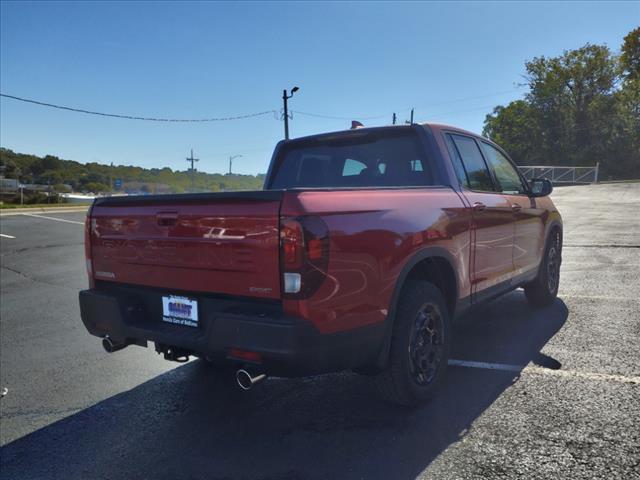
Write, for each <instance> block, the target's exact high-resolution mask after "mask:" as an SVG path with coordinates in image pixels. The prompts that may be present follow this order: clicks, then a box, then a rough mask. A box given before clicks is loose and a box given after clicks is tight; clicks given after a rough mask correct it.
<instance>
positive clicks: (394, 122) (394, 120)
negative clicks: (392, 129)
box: [393, 112, 396, 125]
mask: <svg viewBox="0 0 640 480" xmlns="http://www.w3.org/2000/svg"><path fill="white" fill-rule="evenodd" d="M395 124H396V114H395V112H394V113H393V125H395Z"/></svg>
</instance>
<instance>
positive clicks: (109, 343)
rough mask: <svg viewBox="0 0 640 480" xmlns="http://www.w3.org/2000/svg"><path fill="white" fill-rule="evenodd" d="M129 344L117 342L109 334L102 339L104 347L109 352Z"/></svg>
mask: <svg viewBox="0 0 640 480" xmlns="http://www.w3.org/2000/svg"><path fill="white" fill-rule="evenodd" d="M127 346H128V344H127V343H115V342H114V341H113V340H112V339H111V337H109V336H108V335H107V336H106V337H104V338H103V339H102V348H104V349H105V351H106V352H107V353H113V352H117V351H118V350H122V349H123V348H125V347H127Z"/></svg>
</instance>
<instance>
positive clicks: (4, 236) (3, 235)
mask: <svg viewBox="0 0 640 480" xmlns="http://www.w3.org/2000/svg"><path fill="white" fill-rule="evenodd" d="M0 237H2V238H16V237H13V236H11V235H5V234H4V233H0Z"/></svg>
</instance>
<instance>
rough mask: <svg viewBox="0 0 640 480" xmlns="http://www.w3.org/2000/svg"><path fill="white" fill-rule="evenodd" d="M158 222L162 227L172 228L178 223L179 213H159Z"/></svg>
mask: <svg viewBox="0 0 640 480" xmlns="http://www.w3.org/2000/svg"><path fill="white" fill-rule="evenodd" d="M156 220H157V222H158V225H159V226H161V227H171V226H173V225H175V224H176V222H177V221H178V212H159V213H158V214H157V215H156Z"/></svg>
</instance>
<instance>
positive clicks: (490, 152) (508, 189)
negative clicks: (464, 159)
mask: <svg viewBox="0 0 640 480" xmlns="http://www.w3.org/2000/svg"><path fill="white" fill-rule="evenodd" d="M482 149H483V150H484V153H485V157H486V159H487V161H488V162H489V166H490V167H491V169H492V170H493V173H494V175H495V177H496V180H498V188H499V189H500V191H501V192H502V193H510V194H524V193H526V191H527V190H526V189H525V187H524V184H523V183H522V180H521V179H520V175H518V172H517V170H516V169H515V167H514V166H513V164H512V163H511V162H510V161H509V159H507V157H505V156H504V155H503V154H502V152H501V151H500V150H498V149H497V148H495V147H494V146H493V145H489V144H488V143H486V142H482Z"/></svg>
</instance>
